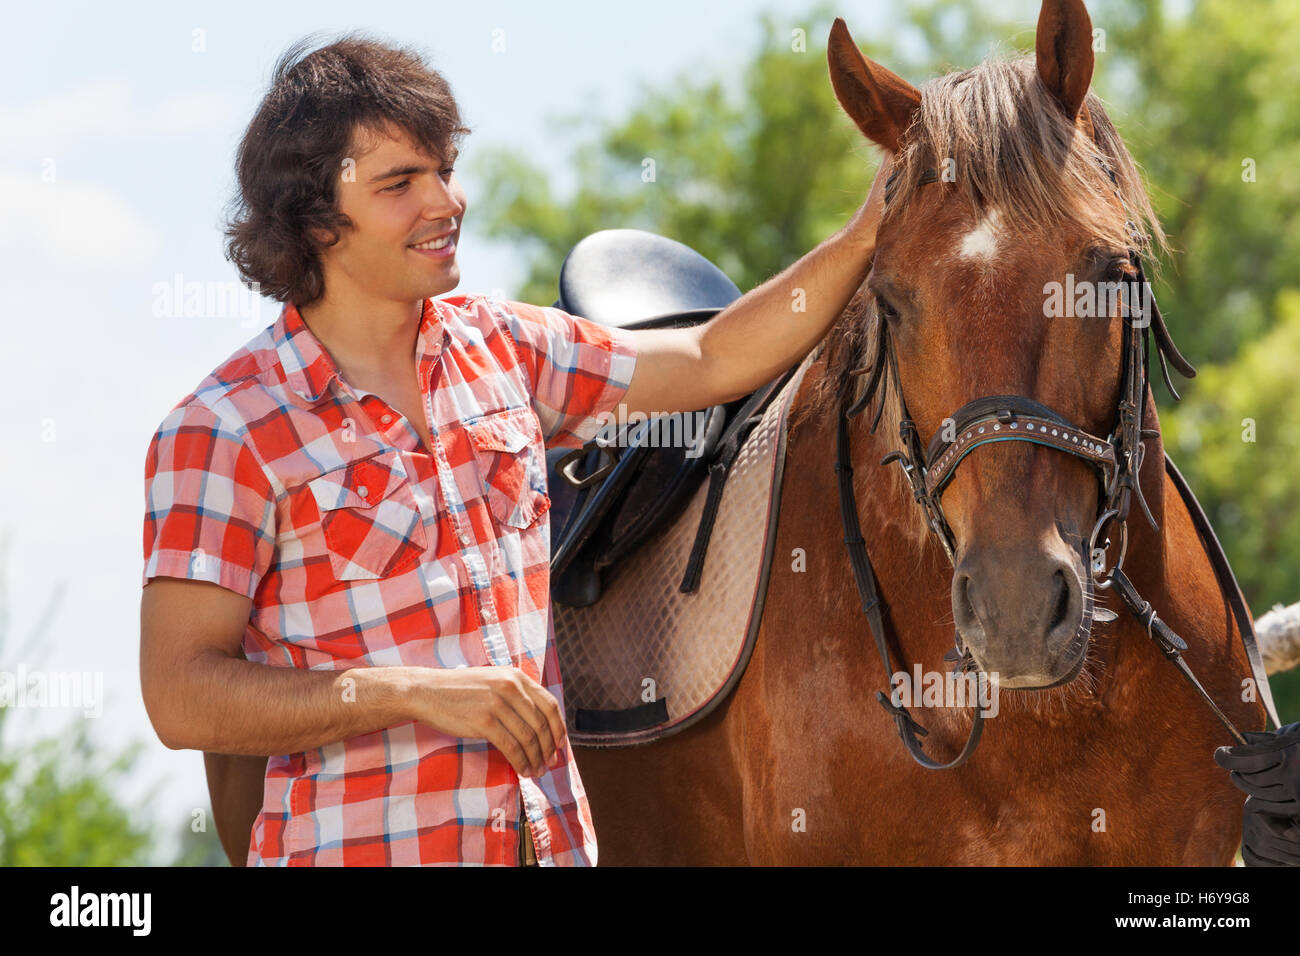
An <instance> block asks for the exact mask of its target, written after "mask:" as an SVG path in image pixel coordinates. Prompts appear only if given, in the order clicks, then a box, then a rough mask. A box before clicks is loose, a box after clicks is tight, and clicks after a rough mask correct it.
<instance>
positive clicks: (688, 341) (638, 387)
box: [623, 154, 891, 415]
mask: <svg viewBox="0 0 1300 956" xmlns="http://www.w3.org/2000/svg"><path fill="white" fill-rule="evenodd" d="M890 165H891V159H890V156H889V154H886V156H885V161H884V162H883V163H881V166H880V170H879V171H878V172H877V174H876V180H875V182H874V183H873V184H872V187H871V192H870V194H869V195H868V196H867V200H866V202H864V203H863V204H862V206H861V207H860V208H859V209H858V211H857V212H856V213H855V214H854V216H853V217H852V219H851V220H850V221H849V223H848V224H847V225H846V226H845V227H844V228H843V229H841V230H840V231H839V232H837V233H835V235H833V236H831V237H830V238H829V239H827V240H826V241H825V242H823V243H821V245H819V246H817V248H815V249H813V250H812V251H811V252H809V253H808V254H807V255H806V256H804V257H803V258H802V259H800V260H799V261H798V262H796V263H794V264H793V265H792V266H790V267H789V268H788V269H786V270H785V271H784V272H782V273H781V274H780V275H777V276H774V277H773V278H771V279H769V280H768V281H766V282H764V283H763V284H762V285H760V286H758V287H757V288H755V289H751V290H750V291H749V292H746V293H745V294H744V295H743V296H741V298H739V299H737V300H736V301H735V302H733V303H731V304H730V305H729V306H727V307H726V308H725V309H723V310H722V311H721V312H719V313H718V314H717V315H716V316H714V317H713V318H712V319H710V320H709V321H708V322H706V323H704V324H703V325H697V326H693V327H691V328H685V329H638V330H636V331H633V332H632V333H631V334H632V335H633V336H634V337H635V339H636V345H637V362H636V370H635V371H634V372H633V373H632V381H631V383H630V384H629V386H628V390H627V393H626V395H625V396H624V399H623V404H624V405H626V407H627V410H628V412H629V413H632V412H644V413H645V414H647V415H655V414H660V413H667V412H677V411H694V410H696V409H699V408H705V407H707V406H709V405H719V404H722V403H724V402H728V401H731V400H732V399H736V398H740V397H742V396H744V395H748V394H749V393H750V392H752V391H753V390H754V389H756V388H758V387H759V386H760V385H764V384H766V383H767V382H770V381H771V380H772V379H774V378H776V377H777V375H779V374H780V373H781V372H783V371H785V370H786V369H787V368H789V367H790V366H791V365H793V364H795V363H796V362H797V361H799V360H800V359H801V358H803V357H804V356H805V355H807V354H808V353H809V352H810V351H812V348H813V346H815V345H816V344H817V343H818V342H820V341H821V340H822V338H823V337H824V336H825V335H826V332H827V330H828V329H829V328H830V327H831V325H832V324H833V323H834V322H835V320H836V319H837V318H838V317H839V316H840V314H841V313H842V312H843V311H844V307H845V306H846V305H848V303H849V300H850V299H851V298H852V297H853V293H854V292H856V291H857V289H858V287H859V286H860V285H861V284H862V282H863V280H865V279H866V277H867V273H868V272H870V270H871V260H872V257H873V256H874V255H875V249H876V227H877V226H878V225H879V222H880V216H881V213H882V211H883V208H884V183H885V179H886V178H887V176H888V173H889V169H890Z"/></svg>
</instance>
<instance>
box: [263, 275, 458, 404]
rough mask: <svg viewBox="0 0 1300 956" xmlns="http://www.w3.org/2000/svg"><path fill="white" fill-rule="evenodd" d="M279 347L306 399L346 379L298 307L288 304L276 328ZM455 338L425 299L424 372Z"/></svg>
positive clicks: (290, 379) (419, 344)
mask: <svg viewBox="0 0 1300 956" xmlns="http://www.w3.org/2000/svg"><path fill="white" fill-rule="evenodd" d="M274 338H275V349H276V353H277V354H278V355H279V358H280V365H281V367H283V369H284V375H285V381H286V383H287V384H288V386H289V388H290V389H291V390H292V391H293V392H294V394H296V395H298V396H299V397H300V398H302V399H303V400H304V401H307V402H312V403H315V402H319V401H320V400H321V399H322V398H323V397H324V395H325V393H326V391H327V390H328V388H329V383H330V380H331V379H335V378H337V379H338V380H339V381H340V382H343V376H342V375H341V374H340V373H339V369H338V366H337V365H335V364H334V360H333V359H331V358H330V355H329V353H328V352H326V351H325V348H324V346H322V345H321V344H320V340H318V339H317V338H316V336H315V335H314V334H312V331H311V329H309V328H308V327H307V323H306V322H304V321H303V319H302V315H300V314H299V312H298V307H297V306H295V305H294V304H293V303H292V302H288V303H285V306H284V309H283V310H282V311H281V313H280V318H279V319H277V320H276V323H275V329H274ZM450 339H451V332H450V330H449V329H447V327H446V325H445V324H444V323H443V321H442V316H441V315H440V314H439V311H438V309H437V308H435V307H434V305H433V300H431V299H425V300H424V310H423V312H421V314H420V331H419V334H418V336H417V338H416V346H415V354H416V357H417V360H418V362H419V363H420V370H421V373H422V374H427V373H428V371H430V370H431V368H432V366H433V364H434V363H436V362H437V360H438V358H439V357H440V356H441V354H442V350H443V348H444V347H445V346H446V344H447V343H448V341H449V340H450Z"/></svg>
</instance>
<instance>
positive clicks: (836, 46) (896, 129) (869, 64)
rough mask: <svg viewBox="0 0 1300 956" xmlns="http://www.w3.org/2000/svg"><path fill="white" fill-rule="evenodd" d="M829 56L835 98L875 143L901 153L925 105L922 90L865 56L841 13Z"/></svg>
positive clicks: (829, 49) (836, 23)
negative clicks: (915, 116) (905, 135)
mask: <svg viewBox="0 0 1300 956" xmlns="http://www.w3.org/2000/svg"><path fill="white" fill-rule="evenodd" d="M826 59H827V61H828V62H829V64H830V70H831V86H832V87H834V89H835V98H836V99H838V100H839V101H840V106H842V107H843V108H844V112H846V113H848V114H849V118H850V119H851V120H853V122H855V123H857V124H858V129H860V130H862V132H863V134H864V135H865V136H866V137H867V138H868V139H870V140H871V141H872V142H873V143H876V144H877V145H879V146H883V147H884V148H885V149H887V150H889V151H890V152H891V153H897V152H898V151H899V141H900V140H901V139H902V138H903V133H904V132H905V131H906V130H907V127H908V126H910V125H911V123H912V115H913V114H914V113H915V112H916V111H917V109H918V108H920V106H921V93H920V91H919V90H917V88H916V87H914V86H912V84H911V83H908V82H907V80H905V79H903V78H902V77H901V76H898V75H897V74H895V73H891V72H890V71H889V70H887V69H885V68H884V67H883V66H881V65H880V64H879V63H875V62H873V61H871V60H868V59H867V58H866V57H865V56H863V55H862V51H861V50H859V49H858V45H857V44H856V43H854V42H853V37H851V36H849V28H848V27H847V26H845V25H844V20H843V19H842V18H840V17H836V18H835V23H834V24H832V26H831V38H830V41H829V42H828V43H827V45H826Z"/></svg>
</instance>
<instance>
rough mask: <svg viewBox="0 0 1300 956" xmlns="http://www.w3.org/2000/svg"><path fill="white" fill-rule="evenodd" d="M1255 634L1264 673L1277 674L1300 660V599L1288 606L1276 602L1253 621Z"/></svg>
mask: <svg viewBox="0 0 1300 956" xmlns="http://www.w3.org/2000/svg"><path fill="white" fill-rule="evenodd" d="M1255 636H1256V637H1257V638H1258V639H1259V654H1260V657H1262V658H1263V659H1264V670H1265V672H1266V673H1269V674H1280V673H1281V672H1282V671H1289V670H1291V669H1292V668H1293V667H1295V666H1296V665H1298V664H1300V602H1297V603H1295V604H1292V605H1291V606H1290V607H1283V606H1282V605H1281V604H1275V605H1274V606H1273V609H1272V610H1271V611H1269V612H1268V613H1267V614H1265V615H1264V616H1263V617H1261V618H1259V619H1258V620H1256V621H1255Z"/></svg>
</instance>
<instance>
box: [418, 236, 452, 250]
mask: <svg viewBox="0 0 1300 956" xmlns="http://www.w3.org/2000/svg"><path fill="white" fill-rule="evenodd" d="M449 242H451V233H447V235H445V236H442V237H441V238H438V239H430V240H429V241H428V242H421V243H418V244H416V245H414V246H411V248H412V249H442V248H445V247H446V245H447V244H448V243H449Z"/></svg>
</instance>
